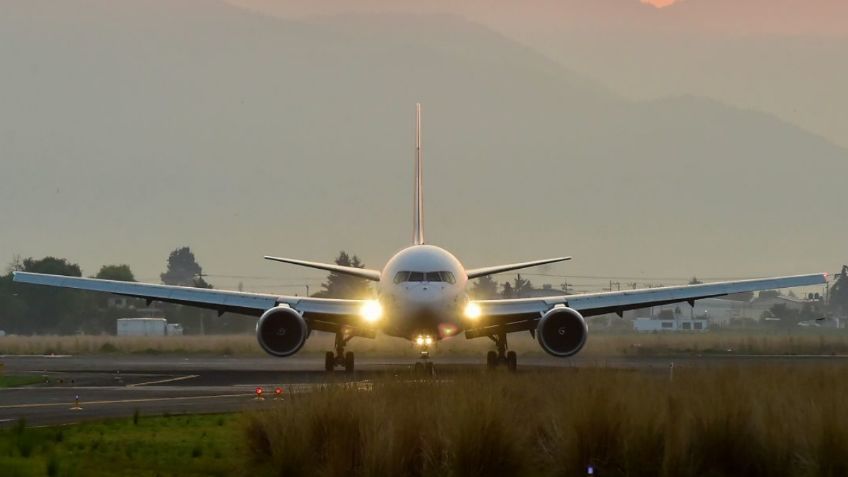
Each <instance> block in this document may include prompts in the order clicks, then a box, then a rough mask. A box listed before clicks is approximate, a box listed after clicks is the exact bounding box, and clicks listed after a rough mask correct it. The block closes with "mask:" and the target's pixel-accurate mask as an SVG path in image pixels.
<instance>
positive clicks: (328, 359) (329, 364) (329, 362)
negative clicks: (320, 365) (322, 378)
mask: <svg viewBox="0 0 848 477" xmlns="http://www.w3.org/2000/svg"><path fill="white" fill-rule="evenodd" d="M335 367H336V356H335V355H334V354H333V352H332V351H327V353H326V354H324V371H327V372H330V373H331V372H333V369H334V368H335Z"/></svg>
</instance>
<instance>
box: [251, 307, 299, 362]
mask: <svg viewBox="0 0 848 477" xmlns="http://www.w3.org/2000/svg"><path fill="white" fill-rule="evenodd" d="M308 336H309V326H307V324H306V321H304V320H303V317H302V316H300V313H298V312H296V311H294V310H293V309H291V308H289V307H287V306H278V307H275V308H271V309H270V310H268V311H266V312H265V313H263V314H262V316H261V317H260V318H259V321H258V322H257V323H256V340H257V341H259V346H261V347H262V349H264V350H265V352H266V353H268V354H270V355H272V356H277V357H280V358H284V357H286V356H291V355H293V354H295V353H297V352H298V351H299V350H300V348H301V347H302V346H303V343H305V342H306V338H307V337H308Z"/></svg>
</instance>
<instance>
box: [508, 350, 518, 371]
mask: <svg viewBox="0 0 848 477" xmlns="http://www.w3.org/2000/svg"><path fill="white" fill-rule="evenodd" d="M506 368H507V369H508V370H510V371H512V372H515V370H516V369H517V368H518V355H516V354H515V351H510V352H508V353H507V354H506Z"/></svg>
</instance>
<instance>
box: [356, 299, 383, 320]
mask: <svg viewBox="0 0 848 477" xmlns="http://www.w3.org/2000/svg"><path fill="white" fill-rule="evenodd" d="M359 314H361V315H362V318H363V319H364V320H365V321H367V322H368V323H376V322H377V321H379V320H380V318H382V317H383V307H382V305H380V302H379V301H377V300H366V301H365V303H363V304H362V308H361V309H360V310H359Z"/></svg>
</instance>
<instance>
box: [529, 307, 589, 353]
mask: <svg viewBox="0 0 848 477" xmlns="http://www.w3.org/2000/svg"><path fill="white" fill-rule="evenodd" d="M588 336H589V327H588V326H586V320H584V319H583V315H581V314H580V313H578V312H577V310H574V309H571V308H566V307H560V308H554V309H552V310H550V311H548V312H547V313H545V315H544V316H543V317H542V319H541V320H539V325H538V326H537V327H536V339H537V340H538V341H539V345H541V346H542V349H543V350H545V351H547V352H548V353H549V354H552V355H554V356H556V357H558V358H565V357H568V356H573V355H574V354H576V353H577V352H578V351H580V349H582V348H583V345H584V344H586V337H588Z"/></svg>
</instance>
